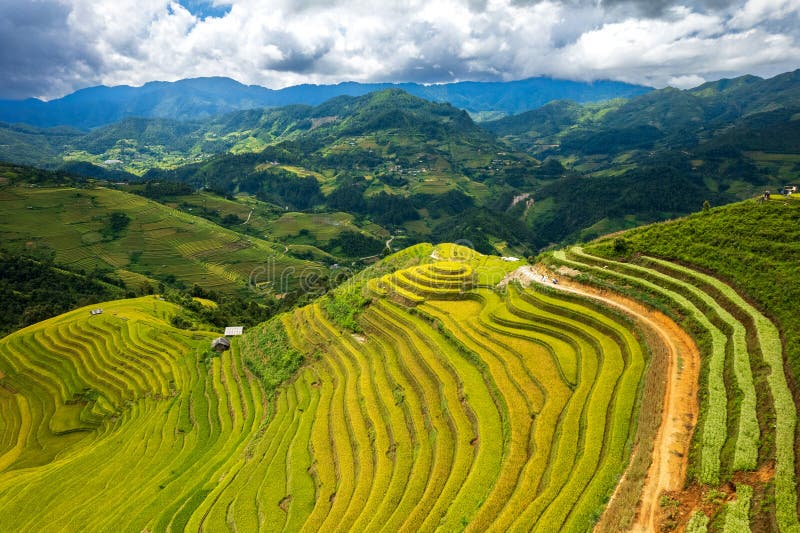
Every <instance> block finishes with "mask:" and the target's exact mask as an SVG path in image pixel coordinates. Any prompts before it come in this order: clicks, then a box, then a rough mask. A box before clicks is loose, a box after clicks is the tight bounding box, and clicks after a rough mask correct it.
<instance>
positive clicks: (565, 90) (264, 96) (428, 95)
mask: <svg viewBox="0 0 800 533" xmlns="http://www.w3.org/2000/svg"><path fill="white" fill-rule="evenodd" d="M391 88H398V89H402V90H404V91H406V92H408V93H410V94H413V95H415V96H419V97H422V98H425V99H428V100H432V101H436V102H449V103H451V104H453V105H454V106H456V107H460V108H463V109H467V110H469V111H470V112H473V113H481V112H493V113H495V114H508V113H518V112H520V111H524V110H527V109H532V108H535V107H538V106H540V105H542V104H545V103H547V102H549V101H551V100H555V99H559V98H569V99H571V100H575V101H577V102H594V101H599V100H607V99H609V98H616V97H629V96H633V95H636V94H642V93H644V92H647V91H649V90H650V88H649V87H644V86H642V85H632V84H628V83H622V82H614V81H596V82H592V83H585V82H576V81H569V80H557V79H551V78H529V79H525V80H518V81H510V82H456V83H444V84H435V85H422V84H418V83H356V82H346V83H339V84H336V85H308V84H306V85H296V86H292V87H287V88H284V89H279V90H272V89H267V88H266V87H260V86H257V85H244V84H241V83H239V82H237V81H234V80H232V79H230V78H222V77H215V78H193V79H184V80H178V81H176V82H163V81H155V82H149V83H146V84H144V85H143V86H141V87H130V86H127V85H121V86H117V87H105V86H97V87H88V88H86V89H81V90H79V91H76V92H74V93H72V94H69V95H67V96H64V97H63V98H59V99H56V100H51V101H48V102H44V101H42V100H38V99H35V98H29V99H27V100H0V121H4V122H10V123H17V122H22V123H26V124H30V125H34V126H39V127H49V126H59V125H68V126H72V127H76V128H81V129H87V128H94V127H97V126H102V125H105V124H110V123H112V122H117V121H119V120H122V119H124V118H127V117H146V118H171V119H179V120H196V119H202V118H206V117H210V116H214V115H220V114H224V113H228V112H231V111H236V110H242V109H254V108H263V107H281V106H287V105H292V104H304V105H312V106H313V105H319V104H321V103H323V102H325V101H326V100H329V99H331V98H333V97H336V96H362V95H364V94H367V93H370V92H373V91H378V90H383V89H391Z"/></svg>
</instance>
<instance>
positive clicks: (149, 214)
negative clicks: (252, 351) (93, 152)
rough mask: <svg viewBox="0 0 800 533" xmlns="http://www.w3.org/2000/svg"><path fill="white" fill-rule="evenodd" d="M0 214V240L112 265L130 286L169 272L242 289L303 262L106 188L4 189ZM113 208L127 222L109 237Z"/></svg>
mask: <svg viewBox="0 0 800 533" xmlns="http://www.w3.org/2000/svg"><path fill="white" fill-rule="evenodd" d="M0 212H2V213H3V216H2V217H1V218H0V239H2V241H3V243H4V245H5V246H12V247H18V248H28V249H35V248H40V249H45V250H48V249H49V250H52V251H53V252H54V253H55V261H56V262H57V263H60V264H66V265H70V266H73V267H77V268H82V269H85V270H86V271H91V270H93V269H96V268H100V269H109V270H112V271H116V272H118V273H119V275H120V277H122V279H123V280H124V281H125V282H126V283H129V284H130V286H131V288H134V289H135V288H137V287H139V286H141V285H142V284H145V283H151V284H154V285H156V286H157V281H158V279H171V278H174V279H175V280H177V281H179V282H182V283H184V284H185V285H187V286H188V287H191V286H192V285H193V284H195V283H196V284H199V285H201V286H202V287H203V288H205V289H210V290H217V291H222V292H236V291H244V290H246V288H247V286H248V283H249V282H250V277H251V273H253V272H254V271H255V270H256V269H259V270H258V271H257V272H258V273H259V274H258V276H257V278H258V279H257V280H256V281H258V282H274V281H276V280H277V281H280V280H281V276H282V275H283V274H285V273H286V272H288V271H289V269H290V268H291V267H294V272H300V271H301V270H302V269H303V267H304V266H307V265H309V263H306V262H303V261H299V260H297V259H293V258H291V257H287V256H285V255H284V253H283V252H284V246H282V245H278V244H275V243H271V242H269V241H265V240H262V239H258V238H253V237H248V236H244V235H241V234H239V233H236V232H234V231H230V230H227V229H224V228H221V227H220V226H217V225H215V224H213V223H211V222H209V221H207V220H204V219H202V218H199V217H195V216H192V215H190V214H188V213H185V212H182V211H179V210H176V209H172V208H169V207H166V206H164V205H161V204H158V203H156V202H153V201H150V200H146V199H144V198H142V197H140V196H135V195H133V194H127V193H123V192H120V191H115V190H111V189H103V188H95V189H74V188H25V187H9V188H3V189H2V190H0ZM114 212H117V213H124V214H126V215H128V217H129V218H130V222H129V224H128V226H127V228H125V229H124V230H122V231H121V232H120V233H119V235H117V236H110V235H108V234H107V233H104V231H105V230H106V228H107V226H108V220H109V217H110V215H111V213H114ZM245 216H246V215H245ZM290 282H291V280H290ZM291 283H293V284H296V280H295V281H293V282H291ZM284 290H285V288H284V289H282V290H279V291H277V292H284Z"/></svg>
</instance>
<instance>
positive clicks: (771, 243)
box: [552, 195, 800, 531]
mask: <svg viewBox="0 0 800 533" xmlns="http://www.w3.org/2000/svg"><path fill="white" fill-rule="evenodd" d="M798 222H800V200H798V198H797V197H792V198H786V197H782V196H777V195H776V196H773V197H772V198H771V199H770V200H768V201H763V202H758V201H755V200H750V201H746V202H741V203H736V204H732V205H729V206H725V207H721V208H714V209H710V210H707V211H704V212H702V213H697V214H695V215H691V216H689V217H686V218H684V219H679V220H676V221H671V222H667V223H663V224H656V225H652V226H647V227H644V228H639V229H635V230H631V231H628V232H626V233H624V234H621V235H615V236H614V237H611V238H606V239H602V240H600V241H598V242H596V243H592V244H591V245H589V246H587V248H586V250H583V249H581V248H579V247H574V248H571V249H568V250H566V251H557V252H554V253H553V257H552V259H553V262H554V263H555V267H554V268H557V269H559V271H561V272H564V273H568V274H569V275H570V276H577V278H578V279H580V280H582V281H584V282H587V281H588V282H590V283H592V284H595V285H598V286H600V287H602V288H603V289H605V290H608V289H612V290H614V291H620V292H623V293H625V294H628V295H630V296H633V297H635V298H637V299H640V300H643V301H646V302H648V303H649V304H651V305H654V306H656V307H658V308H661V309H663V310H664V311H665V312H667V313H669V314H671V315H672V316H674V317H676V319H678V320H679V321H680V322H681V324H682V326H683V327H684V328H685V329H686V330H687V331H689V332H691V333H692V335H693V337H694V338H695V339H696V341H697V343H698V345H699V346H700V348H701V354H702V364H703V377H702V379H701V382H700V394H699V400H700V420H699V424H698V429H697V431H696V432H695V439H694V445H693V449H692V453H691V455H690V466H691V467H690V477H691V478H693V479H694V484H690V485H689V486H688V487H687V488H686V489H685V490H680V491H675V492H673V493H670V494H669V497H670V498H673V499H674V508H672V510H671V511H668V512H667V511H664V512H663V513H664V515H663V520H665V521H667V522H670V521H671V523H673V524H674V525H677V524H678V523H683V521H685V520H688V518H689V516H690V515H691V514H692V513H695V512H701V513H705V514H707V518H711V519H712V521H716V522H717V523H720V521H722V520H723V519H724V521H727V518H726V517H727V516H728V515H730V514H733V513H734V512H737V513H739V512H740V511H734V510H733V509H732V508H728V506H725V505H722V503H724V501H717V503H715V504H714V505H706V506H703V505H701V506H699V507H698V504H697V497H698V496H702V498H703V499H704V501H706V502H708V501H710V500H713V499H714V498H715V497H714V494H716V493H717V492H716V491H719V490H722V491H726V492H727V493H730V491H731V490H733V489H732V487H731V486H730V485H727V487H728V488H725V487H726V483H728V482H730V481H733V482H735V483H736V488H735V491H736V494H737V497H740V498H741V499H742V502H744V501H746V502H747V503H742V505H745V510H746V509H748V506H750V505H751V503H750V500H751V498H752V511H751V512H750V514H749V515H748V514H747V513H745V514H744V516H745V523H748V522H750V523H751V524H752V526H753V530H754V531H755V530H769V531H774V530H780V531H796V530H797V529H798V528H800V521H798V499H797V494H798V470H797V468H798V451H797V450H798V449H799V448H798V446H797V443H798V439H797V433H796V431H797V415H796V413H797V409H798V405H797V403H798V398H800V395H798V394H797V383H798V376H799V374H798V371H800V365H799V364H798V361H800V343H798V334H797V328H798V326H799V324H798V301H800V298H799V297H800V292H798V290H797V277H798V275H800V267H798V265H800V246H798V242H800V236H798V227H799V226H798ZM718 487H719V488H718ZM773 491H774V492H773ZM729 505H730V504H729ZM748 516H749V518H747V517H748ZM726 530H728V529H727V527H726Z"/></svg>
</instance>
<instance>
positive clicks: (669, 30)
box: [0, 0, 800, 96]
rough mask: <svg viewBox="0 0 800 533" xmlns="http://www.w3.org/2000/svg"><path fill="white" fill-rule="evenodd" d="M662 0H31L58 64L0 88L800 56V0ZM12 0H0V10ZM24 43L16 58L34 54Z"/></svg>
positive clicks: (726, 68) (630, 73)
mask: <svg viewBox="0 0 800 533" xmlns="http://www.w3.org/2000/svg"><path fill="white" fill-rule="evenodd" d="M670 1H671V0H614V1H613V2H602V3H598V2H595V1H588V0H587V1H584V0H532V1H525V0H483V1H479V0H402V1H394V2H389V1H387V2H372V1H366V0H349V1H348V0H274V1H271V2H264V1H262V0H193V1H182V2H181V3H182V4H183V5H188V6H190V9H192V10H194V8H192V7H191V6H198V5H202V4H205V5H208V6H217V7H219V6H228V5H229V6H230V10H225V9H221V10H219V9H218V10H216V12H218V13H220V14H222V16H216V17H215V16H207V14H205V13H193V12H190V9H187V8H185V7H183V6H182V5H181V4H179V3H178V2H177V1H174V0H39V2H41V3H42V5H44V4H48V5H52V6H58V8H59V9H60V10H61V12H63V13H66V15H64V20H61V21H57V20H56V21H53V20H50V19H47V20H45V18H44V17H42V21H43V22H42V23H43V24H45V23H46V24H49V25H50V26H49V29H48V28H43V29H42V33H43V34H47V35H50V34H53V41H54V42H63V43H68V44H69V46H66V47H64V49H63V50H61V51H60V52H61V55H60V57H59V62H58V65H60V66H61V68H59V69H39V70H38V71H37V70H36V69H34V68H30V69H27V70H26V72H25V76H24V80H23V81H20V82H19V83H18V86H16V87H14V88H13V90H12V88H11V87H10V86H9V87H8V88H7V87H4V86H3V85H2V83H3V82H0V96H2V95H3V94H17V93H19V92H21V91H26V90H27V91H30V90H32V89H30V87H36V86H38V87H39V89H38V91H39V92H37V93H36V94H44V95H48V96H59V95H61V94H63V93H64V92H67V91H69V90H71V89H75V88H78V87H80V86H86V85H91V84H96V83H104V84H107V85H117V84H132V85H139V84H142V83H145V82H147V81H151V80H156V79H158V80H168V81H169V80H176V79H180V78H186V77H197V76H229V77H232V78H235V79H237V80H239V81H242V82H245V83H254V84H260V85H266V86H269V87H274V88H277V87H283V86H286V85H293V84H297V83H335V82H339V81H345V80H355V81H421V82H439V81H452V80H464V79H478V80H480V79H506V80H508V79H519V78H525V77H530V76H536V75H549V76H556V77H567V78H572V79H582V80H594V79H601V78H603V79H617V80H623V81H630V82H638V83H648V84H653V85H656V86H664V85H666V84H673V85H681V86H685V85H687V84H689V83H693V82H694V81H695V80H700V79H713V77H714V76H716V75H738V74H743V73H746V72H750V73H755V74H761V75H767V74H775V73H777V72H780V71H781V70H791V69H794V68H798V67H800V54H798V46H799V45H800V29H798V25H797V24H793V23H792V22H793V21H795V20H796V19H797V13H798V10H799V9H800V1H798V0H734V1H733V5H731V6H729V7H728V8H727V9H724V10H721V11H714V12H710V11H707V10H706V8H705V6H706V5H707V4H708V5H711V3H713V2H715V1H716V0H693V1H694V2H696V3H695V4H692V3H691V2H688V3H687V2H683V1H682V0H681V2H682V3H676V4H675V5H673V6H672V7H670V4H669V2H670ZM674 1H676V2H677V1H678V0H674ZM648 2H649V3H648ZM701 2H705V3H701ZM626 6H627V7H626ZM10 9H11V8H10V7H4V2H2V1H0V19H2V16H3V15H6V13H5V12H6V11H8V10H10ZM212 12H214V11H212ZM9 13H10V12H9ZM643 13H649V15H645V14H643ZM9 16H10V15H9ZM51 18H52V17H51ZM0 26H2V24H0ZM3 29H4V32H5V28H4V27H3ZM6 33H7V35H5V36H3V38H4V39H5V41H9V42H12V43H13V42H14V40H15V39H16V40H18V41H20V42H22V41H23V40H24V36H22V35H19V36H15V35H14V34H13V28H11V29H9V30H8V32H6ZM0 44H2V43H0ZM18 48H20V50H23V49H32V47H30V46H25V47H23V46H19V47H18ZM34 52H35V49H34ZM31 54H32V57H30V58H28V63H30V64H31V65H35V64H36V62H37V61H41V59H40V58H39V57H33V55H35V54H34V53H33V52H31ZM44 55H45V52H39V56H44ZM19 65H20V61H19V60H17V61H11V60H10V59H7V58H5V57H4V56H3V53H2V51H0V80H2V79H3V75H5V79H6V80H11V79H12V74H15V73H17V72H18V71H19V70H20V69H21V67H20V66H19ZM13 79H14V80H16V79H23V76H21V75H16V76H13ZM7 83H10V82H7ZM28 94H30V92H29V93H28Z"/></svg>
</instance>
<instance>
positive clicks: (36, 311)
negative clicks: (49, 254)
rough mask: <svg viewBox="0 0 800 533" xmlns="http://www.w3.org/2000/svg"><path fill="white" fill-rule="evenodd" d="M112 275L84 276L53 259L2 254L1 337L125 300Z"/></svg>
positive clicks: (1, 252) (0, 253)
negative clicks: (99, 304)
mask: <svg viewBox="0 0 800 533" xmlns="http://www.w3.org/2000/svg"><path fill="white" fill-rule="evenodd" d="M124 294H125V291H124V285H123V283H122V282H121V281H120V280H118V279H114V278H112V277H111V276H110V275H109V273H107V272H101V271H94V272H90V273H83V272H80V271H72V270H68V269H67V268H66V267H63V266H56V265H55V264H54V263H53V262H52V260H51V259H48V258H33V257H29V256H26V255H21V254H17V253H14V252H11V251H8V250H0V301H2V302H3V304H2V305H0V337H2V336H5V335H7V334H8V333H11V332H12V331H15V330H17V329H19V328H23V327H25V326H28V325H30V324H35V323H36V322H39V321H42V320H45V319H47V318H50V317H54V316H56V315H60V314H61V313H65V312H67V311H70V310H72V309H75V308H76V307H81V306H83V305H89V304H93V303H97V302H102V301H105V300H113V299H115V298H121V297H122V296H124Z"/></svg>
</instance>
